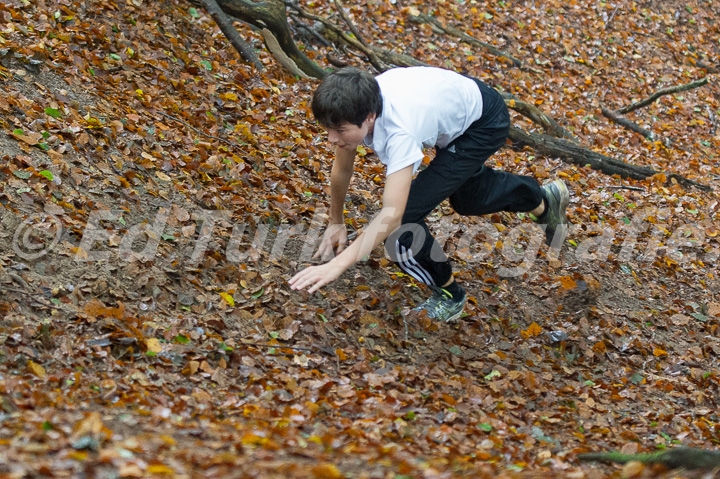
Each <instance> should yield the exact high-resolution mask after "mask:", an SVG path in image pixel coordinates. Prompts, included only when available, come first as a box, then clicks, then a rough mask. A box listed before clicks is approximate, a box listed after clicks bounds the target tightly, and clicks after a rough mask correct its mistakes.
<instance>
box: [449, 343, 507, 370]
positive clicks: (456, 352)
mask: <svg viewBox="0 0 720 479" xmlns="http://www.w3.org/2000/svg"><path fill="white" fill-rule="evenodd" d="M448 351H450V352H451V353H453V354H454V355H455V356H462V354H463V352H462V349H460V348H459V347H457V346H453V347H451V348H450V349H448ZM491 374H492V373H491ZM498 374H500V373H498Z"/></svg>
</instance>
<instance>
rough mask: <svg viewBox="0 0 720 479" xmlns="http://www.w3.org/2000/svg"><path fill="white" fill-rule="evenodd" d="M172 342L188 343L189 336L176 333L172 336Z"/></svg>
mask: <svg viewBox="0 0 720 479" xmlns="http://www.w3.org/2000/svg"><path fill="white" fill-rule="evenodd" d="M173 342H174V343H178V344H188V343H189V342H190V338H188V337H187V336H185V335H184V334H178V335H177V336H175V337H174V338H173Z"/></svg>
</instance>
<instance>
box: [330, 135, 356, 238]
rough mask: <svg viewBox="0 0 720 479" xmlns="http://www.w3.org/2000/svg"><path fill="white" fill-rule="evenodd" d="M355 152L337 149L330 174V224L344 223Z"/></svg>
mask: <svg viewBox="0 0 720 479" xmlns="http://www.w3.org/2000/svg"><path fill="white" fill-rule="evenodd" d="M354 163H355V152H354V151H347V150H343V149H342V148H337V147H336V148H335V162H334V163H333V167H332V172H331V173H330V223H331V224H332V223H335V224H337V223H343V222H344V219H345V218H344V214H343V210H344V208H345V197H346V196H347V192H348V187H349V186H350V178H352V174H353V166H354Z"/></svg>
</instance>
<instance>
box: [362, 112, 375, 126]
mask: <svg viewBox="0 0 720 479" xmlns="http://www.w3.org/2000/svg"><path fill="white" fill-rule="evenodd" d="M375 118H377V114H376V113H368V116H367V118H365V121H364V123H371V124H372V123H373V122H374V121H375Z"/></svg>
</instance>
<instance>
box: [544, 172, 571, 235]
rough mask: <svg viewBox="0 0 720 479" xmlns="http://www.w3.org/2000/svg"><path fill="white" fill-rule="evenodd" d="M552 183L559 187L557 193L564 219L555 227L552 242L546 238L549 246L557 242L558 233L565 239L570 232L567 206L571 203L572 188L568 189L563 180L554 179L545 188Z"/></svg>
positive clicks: (548, 187)
mask: <svg viewBox="0 0 720 479" xmlns="http://www.w3.org/2000/svg"><path fill="white" fill-rule="evenodd" d="M551 185H555V186H556V187H557V190H558V191H557V193H558V196H559V197H560V209H561V211H562V212H563V215H562V220H561V221H560V223H559V224H558V226H557V228H555V233H554V234H553V238H552V242H548V240H547V239H546V240H545V244H547V245H548V246H552V244H553V243H555V238H556V237H557V235H558V233H560V235H561V237H562V238H563V240H564V239H565V238H566V237H567V234H568V229H569V227H568V225H569V222H568V219H567V207H568V205H570V190H568V187H567V185H566V184H565V182H564V181H563V180H559V179H558V180H553V181H551V182H550V183H548V184H547V185H544V187H545V188H547V189H550V186H551Z"/></svg>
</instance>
